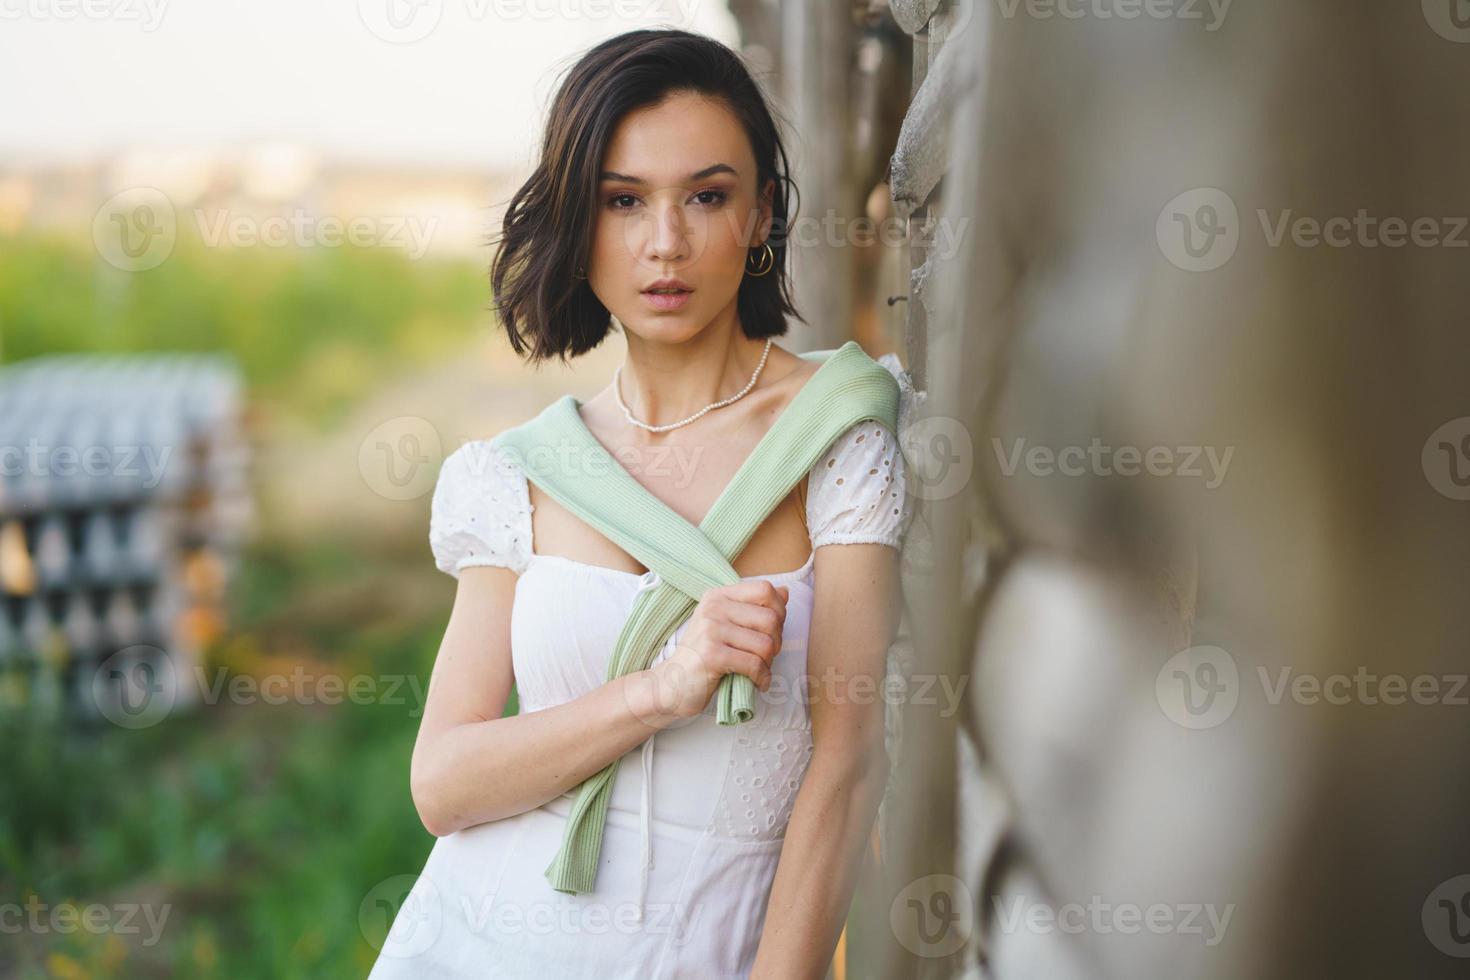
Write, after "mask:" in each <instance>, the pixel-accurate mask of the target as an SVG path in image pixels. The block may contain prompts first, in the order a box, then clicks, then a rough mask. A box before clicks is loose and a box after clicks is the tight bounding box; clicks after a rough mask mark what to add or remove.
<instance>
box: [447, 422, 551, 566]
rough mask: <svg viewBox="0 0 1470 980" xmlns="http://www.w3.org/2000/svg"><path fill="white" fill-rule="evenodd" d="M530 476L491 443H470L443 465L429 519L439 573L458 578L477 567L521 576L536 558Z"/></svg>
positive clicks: (453, 454) (482, 441) (484, 441)
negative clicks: (509, 571)
mask: <svg viewBox="0 0 1470 980" xmlns="http://www.w3.org/2000/svg"><path fill="white" fill-rule="evenodd" d="M533 509H534V508H533V507H532V506H531V501H530V493H529V490H528V488H527V486H526V477H525V474H524V473H522V472H521V471H520V469H519V468H518V467H517V466H516V465H515V463H514V462H512V461H511V460H510V459H509V458H508V457H506V455H505V454H504V453H502V452H500V451H499V450H497V449H496V448H495V447H494V446H492V445H491V444H490V442H489V440H478V441H475V442H467V443H465V444H464V445H462V446H460V447H459V448H458V449H456V450H455V451H454V452H452V453H450V454H449V456H448V458H446V459H445V460H444V465H443V466H442V467H441V468H440V470H439V479H438V482H437V483H436V484H435V485H434V498H433V503H432V505H431V507H430V514H429V547H430V550H431V551H432V552H433V555H434V564H435V565H436V566H437V567H438V568H439V570H440V571H443V572H446V573H448V574H449V575H452V576H454V577H455V578H459V573H460V571H461V570H463V569H465V568H469V567H471V566H474V565H498V566H501V567H503V568H509V569H511V570H512V571H514V572H515V573H516V574H517V575H519V574H520V573H521V572H523V571H525V568H526V566H527V565H528V564H529V563H530V558H531V511H532V510H533Z"/></svg>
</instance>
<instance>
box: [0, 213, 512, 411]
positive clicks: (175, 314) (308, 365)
mask: <svg viewBox="0 0 1470 980" xmlns="http://www.w3.org/2000/svg"><path fill="white" fill-rule="evenodd" d="M485 280H486V277H485V275H484V270H483V269H482V268H481V266H480V265H479V264H477V263H475V262H471V261H469V260H467V259H464V260H443V259H437V260H428V259H420V260H417V261H415V260H411V259H409V258H408V256H407V255H406V254H405V253H403V252H400V251H396V250H393V249H386V248H384V249H368V248H356V247H350V246H344V247H341V248H296V249H285V248H271V247H258V248H225V249H222V248H211V247H207V246H205V245H204V244H203V243H201V242H200V241H198V240H197V239H196V238H193V237H191V236H189V235H188V234H185V233H183V232H182V231H181V233H180V235H179V240H178V243H177V244H176V246H175V248H174V251H173V253H172V254H171V255H170V256H169V257H168V259H167V260H166V261H164V262H163V263H162V264H161V265H159V266H158V267H156V268H153V269H148V270H146V271H142V272H124V271H122V270H120V269H116V268H114V267H113V266H111V265H108V264H107V263H106V262H104V261H102V259H100V258H99V257H98V256H97V253H96V251H95V250H94V249H93V248H92V247H91V243H90V241H87V242H77V241H75V240H72V239H68V238H63V237H52V236H45V237H42V236H36V235H28V236H25V237H11V238H7V237H4V236H0V359H3V360H4V361H6V362H10V361H16V360H20V359H23V358H27V357H34V356H36V355H38V354H53V353H67V352H80V351H88V352H98V351H102V352H113V351H116V352H126V351H143V350H182V351H228V352H230V353H231V354H233V355H234V356H235V357H236V358H237V359H238V360H239V362H240V364H241V366H242V368H243V370H244V371H245V374H246V377H247V379H248V381H249V382H250V384H251V387H252V390H253V393H254V394H255V395H256V396H258V397H259V398H261V399H265V400H268V401H269V402H271V403H272V405H273V406H274V405H276V404H281V405H284V406H286V407H287V408H288V409H290V410H293V411H294V412H295V413H296V414H297V415H298V416H299V417H300V418H301V419H302V420H307V421H313V422H315V423H317V424H319V425H329V424H331V423H332V422H333V421H335V420H336V419H337V418H339V417H340V414H341V412H342V411H343V410H345V409H346V408H348V407H349V406H350V405H351V404H352V403H353V402H354V401H355V400H357V399H359V398H361V397H363V396H364V395H365V394H367V392H368V391H369V389H370V388H371V386H372V385H373V384H374V383H376V382H378V381H380V380H382V379H383V378H384V377H385V376H387V375H390V374H392V373H394V372H397V371H402V370H404V369H407V368H411V367H413V366H415V365H420V364H424V363H428V362H429V361H431V360H433V359H434V358H436V357H440V356H443V355H444V354H445V353H447V352H448V351H450V350H453V349H454V348H456V347H457V346H460V345H462V344H463V343H464V341H465V339H466V338H467V337H468V336H469V335H470V333H471V331H473V330H474V329H475V328H476V327H477V326H479V327H481V328H483V326H484V324H486V323H488V322H489V316H490V314H489V313H488V312H487V311H488V309H489V306H490V303H489V290H488V286H487V284H486V281H485Z"/></svg>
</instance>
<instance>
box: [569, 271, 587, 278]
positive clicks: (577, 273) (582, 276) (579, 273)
mask: <svg viewBox="0 0 1470 980" xmlns="http://www.w3.org/2000/svg"><path fill="white" fill-rule="evenodd" d="M572 275H573V276H574V277H575V278H577V279H586V278H587V277H586V276H584V275H582V273H581V272H579V271H575V270H574V271H573V272H572Z"/></svg>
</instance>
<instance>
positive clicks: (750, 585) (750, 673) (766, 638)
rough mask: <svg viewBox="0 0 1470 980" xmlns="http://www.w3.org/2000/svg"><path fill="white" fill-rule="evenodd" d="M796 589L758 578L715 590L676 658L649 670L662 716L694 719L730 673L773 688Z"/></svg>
mask: <svg viewBox="0 0 1470 980" xmlns="http://www.w3.org/2000/svg"><path fill="white" fill-rule="evenodd" d="M790 594H791V590H790V589H789V588H788V587H786V586H784V585H779V586H778V585H772V584H771V583H770V582H768V581H766V580H764V579H759V580H753V581H748V582H736V583H735V584H733V585H723V586H719V587H717V588H713V589H710V590H709V591H707V592H705V594H704V595H703V596H702V597H701V598H700V600H699V604H698V605H696V606H695V607H694V612H693V613H691V614H690V616H689V620H688V622H687V623H686V624H685V629H684V635H683V636H681V637H680V638H679V643H678V644H677V645H676V646H675V648H674V653H673V654H672V655H670V656H669V658H668V659H666V660H661V661H659V662H658V663H656V664H654V665H653V667H652V668H650V673H651V674H652V675H653V677H654V685H653V687H654V690H655V692H656V693H655V697H656V699H657V701H658V708H659V711H660V713H663V714H666V715H669V716H672V717H675V718H680V719H687V718H693V717H695V716H696V715H698V714H699V713H700V712H702V711H704V709H705V706H706V705H708V704H709V699H710V698H711V697H713V696H714V693H715V690H716V689H717V688H718V687H719V685H720V680H721V679H722V678H723V677H724V676H725V675H726V674H744V675H745V676H746V677H749V678H750V679H751V680H752V681H753V682H754V683H755V686H756V687H757V688H759V689H760V690H762V691H764V690H766V689H767V688H769V687H770V686H771V661H772V660H774V659H775V657H776V654H777V653H779V652H781V630H782V628H783V627H784V626H785V624H786V600H787V598H789V596H790Z"/></svg>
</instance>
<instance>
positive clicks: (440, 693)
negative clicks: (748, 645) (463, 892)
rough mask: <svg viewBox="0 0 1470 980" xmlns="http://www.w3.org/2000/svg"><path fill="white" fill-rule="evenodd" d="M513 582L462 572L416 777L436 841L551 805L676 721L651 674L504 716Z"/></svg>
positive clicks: (492, 571)
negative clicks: (539, 708) (661, 701)
mask: <svg viewBox="0 0 1470 980" xmlns="http://www.w3.org/2000/svg"><path fill="white" fill-rule="evenodd" d="M515 585H516V575H515V573H514V572H512V571H510V570H509V569H506V568H500V567H497V566H484V567H471V568H466V569H464V571H463V572H462V573H461V574H460V579H459V589H458V591H457V592H456V594H455V599H454V609H453V611H452V612H451V613H450V616H449V625H448V626H447V628H446V629H445V632H444V640H443V642H442V643H441V644H440V646H439V654H438V656H437V658H436V659H435V661H434V669H433V672H432V673H431V674H430V677H429V691H428V698H427V701H426V703H425V705H424V717H423V721H422V722H421V723H420V724H419V733H418V739H417V740H416V741H415V743H414V748H413V762H412V769H411V775H410V784H411V787H412V792H413V800H414V805H415V806H416V807H417V808H418V812H419V819H420V820H422V821H423V824H424V827H425V829H427V830H428V831H429V833H431V834H433V835H434V836H436V837H443V836H445V835H448V834H452V833H455V832H456V831H459V830H462V829H464V828H466V827H473V826H475V825H476V824H481V823H487V822H489V821H492V820H501V819H504V818H506V817H509V816H514V815H515V814H517V813H521V812H523V811H525V810H530V809H533V808H535V807H538V806H540V805H541V804H543V803H546V802H547V801H549V800H553V799H555V798H556V797H558V796H560V795H561V794H563V793H565V792H566V791H567V790H569V789H572V788H573V787H575V786H577V785H578V784H580V783H581V782H582V781H583V780H585V779H587V778H588V777H589V776H592V775H594V774H596V773H597V772H599V771H601V770H602V769H603V768H605V767H606V766H607V765H608V764H609V763H611V762H612V761H613V760H614V759H617V758H619V757H621V756H622V755H624V754H625V753H627V752H629V751H631V750H632V749H634V748H636V747H637V746H639V745H641V744H642V743H643V742H644V741H646V740H647V739H648V737H649V736H650V735H652V734H653V733H654V732H655V731H657V730H658V729H660V728H666V727H668V726H669V725H671V724H673V722H674V720H675V719H674V717H673V716H672V714H670V713H668V712H667V711H665V710H663V709H662V708H660V707H659V699H658V698H657V697H656V695H655V692H654V690H653V687H652V679H651V675H650V672H649V671H646V670H644V671H637V672H635V673H632V674H629V675H627V676H625V677H620V678H618V679H616V680H613V681H609V682H608V683H606V684H603V685H601V686H599V687H597V688H596V689H594V690H593V691H590V692H589V693H587V694H585V695H583V696H582V697H579V698H575V699H573V700H572V701H569V702H567V703H565V704H561V705H556V706H555V707H551V708H547V709H545V710H543V711H535V712H532V713H530V714H524V715H514V716H512V717H509V718H505V717H502V712H503V711H504V709H505V704H506V700H507V699H508V698H509V696H510V689H511V684H512V682H513V680H514V675H513V673H512V669H511V655H510V611H511V602H512V600H513V599H514V597H515Z"/></svg>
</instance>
